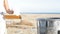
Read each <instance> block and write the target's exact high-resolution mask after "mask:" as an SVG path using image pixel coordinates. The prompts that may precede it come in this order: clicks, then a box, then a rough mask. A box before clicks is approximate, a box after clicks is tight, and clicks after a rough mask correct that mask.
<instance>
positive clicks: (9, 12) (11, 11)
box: [6, 10, 14, 14]
mask: <svg viewBox="0 0 60 34" xmlns="http://www.w3.org/2000/svg"><path fill="white" fill-rule="evenodd" d="M6 12H7V13H8V14H13V13H14V11H13V10H7V11H6Z"/></svg>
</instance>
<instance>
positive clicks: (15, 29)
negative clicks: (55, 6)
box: [7, 14, 60, 34]
mask: <svg viewBox="0 0 60 34" xmlns="http://www.w3.org/2000/svg"><path fill="white" fill-rule="evenodd" d="M21 16H22V22H21V23H12V24H10V25H9V24H7V33H8V34H37V23H38V22H37V20H36V19H37V18H50V17H60V14H22V15H21Z"/></svg>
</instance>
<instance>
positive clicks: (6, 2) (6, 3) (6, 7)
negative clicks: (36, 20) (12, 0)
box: [4, 0, 14, 14]
mask: <svg viewBox="0 0 60 34" xmlns="http://www.w3.org/2000/svg"><path fill="white" fill-rule="evenodd" d="M4 8H5V10H6V12H7V13H8V14H13V13H14V11H13V10H10V8H9V6H8V1H7V0H4Z"/></svg>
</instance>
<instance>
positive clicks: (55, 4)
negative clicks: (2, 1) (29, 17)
mask: <svg viewBox="0 0 60 34" xmlns="http://www.w3.org/2000/svg"><path fill="white" fill-rule="evenodd" d="M8 4H9V7H10V9H13V10H14V11H15V13H17V12H18V13H19V12H38V13H39V12H42V13H43V12H45V13H46V12H47V13H48V12H55V13H56V11H57V13H59V11H60V0H8Z"/></svg>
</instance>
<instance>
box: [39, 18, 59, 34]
mask: <svg viewBox="0 0 60 34" xmlns="http://www.w3.org/2000/svg"><path fill="white" fill-rule="evenodd" d="M38 24H39V25H38V34H59V32H60V18H46V19H45V18H42V19H41V18H39V19H38Z"/></svg>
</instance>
